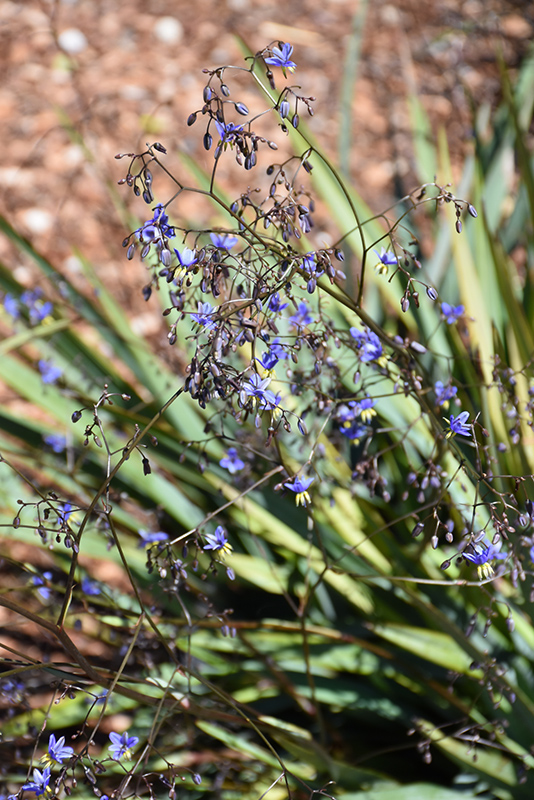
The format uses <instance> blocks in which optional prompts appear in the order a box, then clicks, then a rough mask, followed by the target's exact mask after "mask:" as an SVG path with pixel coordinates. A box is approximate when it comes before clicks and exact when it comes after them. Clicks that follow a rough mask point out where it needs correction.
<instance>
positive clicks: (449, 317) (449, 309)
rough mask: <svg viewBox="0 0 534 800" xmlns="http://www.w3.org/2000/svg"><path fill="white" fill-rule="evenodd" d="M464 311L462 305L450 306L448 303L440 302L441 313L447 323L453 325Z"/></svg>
mask: <svg viewBox="0 0 534 800" xmlns="http://www.w3.org/2000/svg"><path fill="white" fill-rule="evenodd" d="M464 311H465V308H464V306H451V305H449V303H442V304H441V313H442V314H443V316H444V317H445V322H446V323H447V325H454V323H455V322H458V320H459V319H460V317H461V316H462V314H463V313H464Z"/></svg>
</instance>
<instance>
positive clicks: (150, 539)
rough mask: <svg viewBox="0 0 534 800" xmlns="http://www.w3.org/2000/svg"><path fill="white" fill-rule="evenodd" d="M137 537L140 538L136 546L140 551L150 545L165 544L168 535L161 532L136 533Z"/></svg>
mask: <svg viewBox="0 0 534 800" xmlns="http://www.w3.org/2000/svg"><path fill="white" fill-rule="evenodd" d="M138 533H139V536H140V537H141V541H140V542H139V544H138V545H137V547H138V548H139V549H140V550H141V549H142V548H143V547H148V545H151V544H159V542H165V541H167V539H168V538H169V534H168V533H164V532H163V531H155V532H154V533H149V531H143V530H141V531H138Z"/></svg>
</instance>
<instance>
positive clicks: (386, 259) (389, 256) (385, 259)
mask: <svg viewBox="0 0 534 800" xmlns="http://www.w3.org/2000/svg"><path fill="white" fill-rule="evenodd" d="M373 253H376V254H377V256H378V258H379V259H380V266H379V268H378V270H379V272H387V271H388V267H393V266H396V265H397V264H398V263H399V260H398V258H397V256H396V255H395V254H394V253H388V252H387V250H386V248H385V247H382V249H381V251H380V253H379V252H378V250H373Z"/></svg>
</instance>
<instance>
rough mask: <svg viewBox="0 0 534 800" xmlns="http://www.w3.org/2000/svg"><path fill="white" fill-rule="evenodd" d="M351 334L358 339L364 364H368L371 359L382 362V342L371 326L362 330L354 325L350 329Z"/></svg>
mask: <svg viewBox="0 0 534 800" xmlns="http://www.w3.org/2000/svg"><path fill="white" fill-rule="evenodd" d="M350 335H351V336H352V338H353V339H355V340H356V346H357V347H358V350H359V351H360V353H359V356H360V361H361V362H362V364H368V363H369V362H370V361H377V362H378V363H379V364H380V362H381V361H383V360H384V358H385V357H384V349H383V347H382V343H381V341H380V339H379V338H378V336H377V335H376V333H373V331H372V330H371V329H370V328H366V329H365V330H364V331H360V330H359V329H358V328H354V327H353V328H351V329H350Z"/></svg>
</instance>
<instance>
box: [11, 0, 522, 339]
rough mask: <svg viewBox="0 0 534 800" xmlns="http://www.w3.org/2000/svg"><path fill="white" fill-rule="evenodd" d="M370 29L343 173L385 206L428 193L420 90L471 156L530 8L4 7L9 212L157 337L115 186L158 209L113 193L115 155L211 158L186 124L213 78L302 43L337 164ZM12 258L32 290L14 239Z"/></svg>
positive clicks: (166, 2) (508, 0) (298, 77)
mask: <svg viewBox="0 0 534 800" xmlns="http://www.w3.org/2000/svg"><path fill="white" fill-rule="evenodd" d="M362 25H363V35H362V37H361V54H360V58H359V60H358V64H357V75H355V76H354V77H355V78H356V80H355V85H354V91H353V93H352V96H351V103H352V113H353V120H352V132H351V136H352V149H351V156H350V164H348V165H347V164H344V165H343V166H344V168H345V169H346V170H348V171H349V172H350V174H351V177H352V179H353V181H354V184H355V186H356V188H357V190H358V191H359V192H360V193H361V194H362V195H363V196H364V198H365V199H366V200H367V202H368V203H369V205H370V207H371V208H372V209H373V210H374V211H379V210H381V209H382V208H384V207H385V206H387V205H389V204H390V203H391V202H392V200H394V199H395V197H396V196H399V195H400V194H401V193H403V192H405V191H409V190H411V189H412V188H413V187H414V186H415V185H416V184H417V178H416V176H415V172H414V154H413V150H412V133H411V130H410V121H409V112H408V103H407V94H408V91H409V90H415V91H416V92H417V94H418V95H419V98H420V100H421V102H422V104H423V106H424V108H425V110H426V112H427V113H428V115H429V117H430V121H431V124H432V132H433V134H432V135H436V134H437V131H438V129H439V127H440V126H444V127H445V130H446V133H447V138H448V142H449V146H450V149H451V154H452V159H453V164H454V165H455V166H456V167H459V166H460V165H461V163H462V160H463V158H464V156H465V154H466V152H468V151H469V148H470V147H472V111H471V104H472V103H474V104H475V105H476V106H480V104H482V103H484V102H486V103H489V104H490V105H492V106H494V105H495V104H496V103H497V102H498V99H499V93H500V82H499V66H498V56H499V54H500V55H502V58H503V60H504V62H505V63H506V64H507V65H508V67H509V68H510V69H511V71H512V73H513V71H514V69H515V68H516V67H517V66H518V64H519V63H520V61H521V59H522V57H523V55H524V54H525V52H526V50H527V48H528V46H529V43H530V42H531V41H532V37H533V33H534V4H532V3H531V2H519V0H516V1H515V2H513V1H512V0H440V2H434V3H432V2H420V1H419V0H394V1H393V2H391V0H390V2H387V1H386V0H374V1H373V0H368V2H356V0H286V1H285V2H284V3H279V2H272V0H224V2H222V1H219V2H218V1H217V0H195V2H190V0H187V1H186V0H124V1H123V2H121V1H120V0H55V1H52V0H41V1H40V2H39V1H38V0H26V2H13V1H12V0H0V72H1V75H2V83H1V87H0V136H1V141H2V149H1V152H0V185H1V186H2V192H1V194H0V211H1V212H2V213H3V214H4V215H5V216H6V217H7V218H8V219H9V220H10V222H11V223H12V224H13V225H15V227H16V228H17V229H18V230H19V231H20V232H21V233H22V234H24V235H25V236H27V237H28V238H29V239H30V240H31V241H32V242H33V244H34V245H35V247H36V248H37V249H38V250H39V251H41V252H42V253H43V254H45V255H46V256H47V257H49V258H50V259H51V260H52V261H53V262H54V264H55V265H56V266H57V267H58V268H59V269H61V270H64V271H65V272H66V273H67V274H69V275H70V277H71V278H73V277H75V276H76V273H79V272H80V260H79V257H80V255H81V256H83V257H85V258H87V259H89V260H90V261H91V262H92V263H93V264H94V266H95V268H96V269H97V271H98V273H99V275H100V276H101V277H102V278H103V279H104V280H106V281H107V282H109V283H110V284H113V286H114V290H115V291H116V292H117V293H118V296H119V298H120V299H121V301H122V302H123V303H124V304H125V306H127V307H128V308H131V309H132V311H133V313H134V316H136V318H137V324H138V327H139V328H140V329H141V330H144V331H145V332H146V333H147V334H150V333H151V331H153V329H154V326H156V327H157V326H158V324H159V323H158V322H157V320H156V317H155V312H154V313H151V312H147V310H146V305H145V306H144V305H143V300H142V298H141V294H140V289H141V287H142V285H143V283H144V281H145V276H144V274H143V269H142V267H141V266H140V265H139V264H138V262H132V263H129V262H127V261H126V259H125V254H124V251H123V250H122V248H121V242H122V240H123V239H124V237H125V235H126V234H127V233H128V232H129V229H128V228H127V227H126V225H125V215H124V213H121V210H120V204H118V203H115V204H114V203H113V202H112V193H111V194H110V188H111V187H114V189H113V191H115V192H120V193H121V195H122V197H123V199H124V202H126V203H127V207H128V208H129V209H131V211H132V213H133V214H134V215H135V217H136V218H137V219H138V220H142V219H144V218H147V217H149V216H150V214H149V213H148V214H147V213H146V211H147V209H146V207H144V205H143V203H142V201H141V200H137V199H136V198H134V197H133V195H132V193H131V192H130V191H129V190H128V189H127V187H122V188H118V187H117V181H118V180H119V179H120V178H121V177H122V175H123V174H124V171H125V162H124V161H115V160H114V155H115V154H116V153H117V152H118V151H123V152H128V151H136V152H139V151H140V150H142V149H144V144H145V143H146V142H147V141H151V142H153V141H155V140H159V141H161V142H162V143H163V144H164V145H165V147H166V148H167V150H168V153H169V156H168V158H169V162H168V163H169V166H170V167H171V168H172V163H173V162H172V159H173V155H175V154H176V152H177V150H179V149H181V150H183V151H185V152H187V153H188V154H189V155H192V156H193V157H195V158H198V159H199V161H200V163H202V164H205V163H206V158H207V154H206V153H205V152H204V151H203V150H202V146H201V141H202V133H203V130H201V127H200V126H199V125H197V126H193V127H191V128H189V127H187V125H186V120H187V117H188V115H189V114H190V113H191V111H194V110H197V109H199V108H200V107H201V105H202V89H203V86H204V85H205V81H206V76H205V74H203V73H202V68H204V67H215V66H219V65H221V64H232V63H234V64H242V54H241V51H240V47H239V38H240V39H241V40H242V41H243V42H245V43H246V44H247V45H248V47H249V48H250V49H251V50H252V51H256V50H259V49H262V48H263V47H265V46H266V45H267V44H269V43H271V42H273V41H276V40H279V41H282V42H286V41H287V42H291V43H292V44H293V45H294V48H295V49H294V53H293V58H294V59H295V61H296V62H297V64H298V69H297V71H296V72H295V73H294V76H292V77H291V81H292V82H293V83H298V84H299V85H300V86H301V87H302V92H303V93H304V94H307V95H314V96H315V98H316V101H315V104H314V105H315V109H316V113H315V116H314V117H313V119H311V118H310V119H308V122H309V124H310V127H311V130H312V132H313V134H314V136H315V137H316V138H317V139H318V141H319V143H320V144H321V145H322V146H323V147H324V148H326V150H327V152H328V153H330V154H331V156H332V158H333V160H334V161H336V160H337V153H338V136H339V124H340V123H339V120H340V113H339V109H340V94H341V84H342V77H343V72H344V68H345V66H344V65H345V61H346V58H347V53H348V51H349V49H350V47H352V46H354V42H355V40H356V38H357V37H358V28H359V26H360V27H361V26H362ZM279 72H280V70H278V73H279ZM278 83H279V84H280V85H283V81H282V80H279V81H278ZM240 99H245V98H240ZM432 178H433V176H431V175H429V176H428V179H429V180H432ZM156 193H157V192H156ZM157 199H159V198H157ZM173 221H176V220H173ZM0 257H1V258H2V260H3V261H4V262H5V263H7V264H8V265H9V266H10V268H12V269H13V270H15V271H16V273H17V277H18V278H19V279H20V280H22V282H26V283H27V284H28V285H31V281H32V276H31V272H30V270H29V268H28V265H26V264H24V263H23V262H21V259H20V256H19V255H16V254H15V252H14V251H13V250H11V248H10V247H9V245H8V244H7V243H6V242H5V241H4V242H1V241H0Z"/></svg>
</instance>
